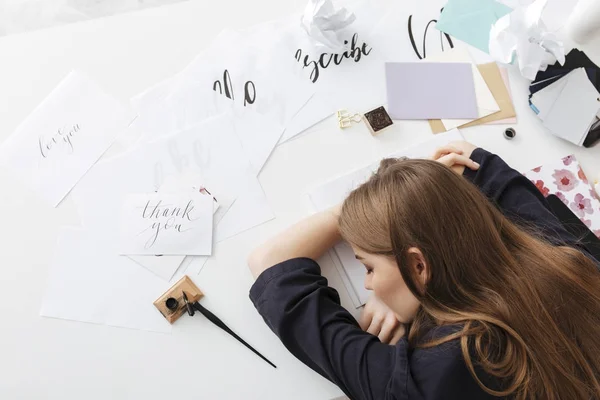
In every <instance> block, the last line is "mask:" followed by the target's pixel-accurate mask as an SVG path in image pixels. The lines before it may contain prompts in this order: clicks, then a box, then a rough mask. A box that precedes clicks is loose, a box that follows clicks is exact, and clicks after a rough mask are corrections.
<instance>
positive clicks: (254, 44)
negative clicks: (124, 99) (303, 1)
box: [132, 21, 314, 173]
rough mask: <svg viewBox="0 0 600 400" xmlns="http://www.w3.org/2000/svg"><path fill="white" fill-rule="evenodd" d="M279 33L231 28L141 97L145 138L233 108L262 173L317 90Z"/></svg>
mask: <svg viewBox="0 0 600 400" xmlns="http://www.w3.org/2000/svg"><path fill="white" fill-rule="evenodd" d="M296 22H297V21H296ZM277 36H278V35H277V32H276V31H274V32H272V33H270V34H269V35H267V33H266V32H265V31H264V29H263V28H260V26H258V27H257V28H255V29H254V28H253V29H252V30H251V31H249V32H247V33H244V34H241V33H239V32H236V31H232V30H225V31H223V32H222V33H221V34H220V35H219V36H218V37H217V39H216V40H215V41H214V42H213V44H212V45H211V46H210V47H209V48H208V49H206V50H205V51H203V52H202V53H201V54H200V55H199V56H198V57H196V58H195V59H194V60H193V61H192V62H191V63H190V64H189V65H188V66H187V67H186V68H185V69H184V70H183V71H182V72H181V73H179V74H178V75H176V76H175V77H172V78H170V79H168V80H166V81H165V82H163V83H161V84H158V85H156V86H155V87H154V88H153V89H151V90H148V91H146V92H144V93H142V94H140V95H138V96H136V97H135V98H134V99H133V100H132V102H133V104H134V106H135V108H136V110H137V111H138V113H139V114H140V119H141V121H140V124H142V125H143V129H144V132H145V136H144V137H145V140H147V141H148V140H152V139H155V138H158V137H160V136H164V135H165V134H169V133H173V132H175V131H179V130H184V129H188V128H190V127H192V126H194V125H196V124H198V123H200V122H202V121H203V120H205V119H206V118H208V117H211V116H215V115H218V114H220V113H223V112H228V113H230V114H231V115H232V116H233V117H234V122H235V124H236V131H237V132H238V135H239V136H240V139H241V140H242V142H243V145H244V148H246V149H247V152H248V155H249V157H250V161H251V163H252V165H253V167H254V169H255V171H256V173H258V172H259V171H260V169H261V168H262V166H263V165H264V164H265V162H266V160H267V158H268V157H269V155H270V154H271V152H272V150H273V148H274V147H275V146H276V145H277V143H278V142H279V140H280V138H281V135H282V134H283V131H284V128H285V126H286V125H287V123H288V122H290V121H291V120H292V118H293V117H294V116H295V115H296V114H297V113H298V111H299V110H300V109H301V108H302V107H303V106H304V105H305V104H306V103H307V102H308V100H309V99H310V98H311V97H312V95H313V93H314V88H313V87H312V85H311V84H310V82H307V81H306V80H305V79H303V76H301V75H300V72H301V71H298V70H297V67H296V64H295V60H294V58H293V54H292V55H288V54H287V52H286V51H285V50H286V49H285V48H284V47H282V45H281V44H280V41H279V40H278V39H277ZM259 43H260V45H258V44H259Z"/></svg>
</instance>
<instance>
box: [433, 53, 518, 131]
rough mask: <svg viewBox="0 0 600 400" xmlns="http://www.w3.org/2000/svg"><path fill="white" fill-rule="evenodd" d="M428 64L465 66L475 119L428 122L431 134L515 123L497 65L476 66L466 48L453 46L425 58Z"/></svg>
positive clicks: (503, 74) (502, 71)
mask: <svg viewBox="0 0 600 400" xmlns="http://www.w3.org/2000/svg"><path fill="white" fill-rule="evenodd" d="M427 61H429V62H438V63H468V64H469V66H470V71H471V73H472V76H473V82H474V85H475V96H476V99H477V116H476V117H475V118H472V119H450V118H446V119H442V120H431V121H430V122H429V124H430V126H431V128H432V130H433V132H434V133H440V132H445V131H447V130H449V129H454V128H457V127H460V128H468V127H471V126H477V125H482V124H492V123H493V124H498V123H515V122H516V119H515V117H516V113H515V109H514V106H513V103H512V99H511V95H510V90H509V86H510V85H509V83H508V74H507V72H506V70H505V69H500V68H499V67H498V65H497V64H496V63H490V64H482V65H476V64H475V63H474V62H473V60H472V58H471V56H470V55H469V53H468V51H467V50H466V48H464V47H463V46H456V47H455V48H453V49H450V50H447V51H445V52H443V53H439V54H436V55H434V56H429V57H427Z"/></svg>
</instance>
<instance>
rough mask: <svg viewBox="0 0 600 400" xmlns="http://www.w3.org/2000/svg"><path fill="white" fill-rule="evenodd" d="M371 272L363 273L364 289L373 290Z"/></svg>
mask: <svg viewBox="0 0 600 400" xmlns="http://www.w3.org/2000/svg"><path fill="white" fill-rule="evenodd" d="M371 280H372V279H371V274H367V275H365V289H367V290H373V286H372V285H371Z"/></svg>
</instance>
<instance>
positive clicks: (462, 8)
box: [435, 0, 512, 53]
mask: <svg viewBox="0 0 600 400" xmlns="http://www.w3.org/2000/svg"><path fill="white" fill-rule="evenodd" d="M511 11H512V9H511V8H510V7H508V6H505V5H504V4H501V3H498V2H497V1H495V0H449V1H448V4H446V6H445V7H444V11H442V14H441V15H440V18H439V20H438V23H437V25H436V26H435V27H436V28H437V29H439V30H440V31H442V32H444V33H447V34H448V35H450V36H453V37H455V38H456V39H458V40H461V41H463V42H465V43H468V44H470V45H471V46H474V47H477V48H478V49H479V50H482V51H485V52H486V53H489V41H490V30H491V28H492V25H493V24H495V23H496V21H498V20H499V19H500V18H501V17H503V16H505V15H506V14H508V13H510V12H511Z"/></svg>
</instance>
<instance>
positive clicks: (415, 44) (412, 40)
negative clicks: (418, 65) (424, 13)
mask: <svg viewBox="0 0 600 400" xmlns="http://www.w3.org/2000/svg"><path fill="white" fill-rule="evenodd" d="M443 10H444V9H443V8H442V11H443ZM412 17H413V16H412V15H410V16H409V17H408V38H409V40H410V44H411V45H412V47H413V50H414V51H415V54H416V55H417V57H419V60H422V59H424V58H426V57H427V49H426V45H425V44H426V42H427V32H428V31H429V27H430V26H431V24H435V23H437V19H432V20H431V21H429V22H428V23H427V25H426V26H425V31H424V33H423V55H421V53H419V49H418V48H417V43H416V42H415V38H414V35H413V28H412ZM444 37H445V38H446V40H447V41H448V44H449V45H450V48H451V49H453V48H454V43H452V39H451V38H450V35H448V34H446V33H443V32H440V42H441V47H442V51H443V50H444Z"/></svg>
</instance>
